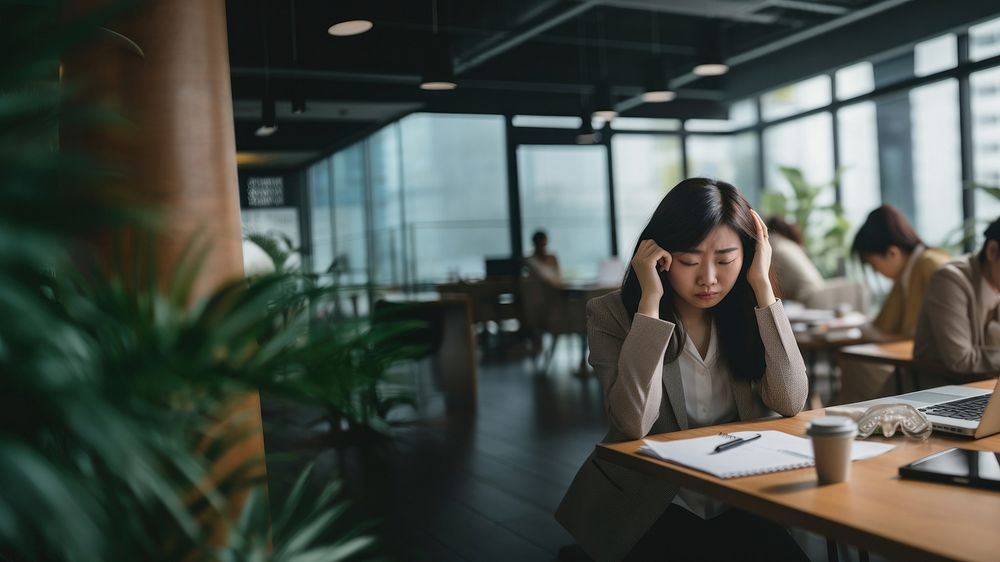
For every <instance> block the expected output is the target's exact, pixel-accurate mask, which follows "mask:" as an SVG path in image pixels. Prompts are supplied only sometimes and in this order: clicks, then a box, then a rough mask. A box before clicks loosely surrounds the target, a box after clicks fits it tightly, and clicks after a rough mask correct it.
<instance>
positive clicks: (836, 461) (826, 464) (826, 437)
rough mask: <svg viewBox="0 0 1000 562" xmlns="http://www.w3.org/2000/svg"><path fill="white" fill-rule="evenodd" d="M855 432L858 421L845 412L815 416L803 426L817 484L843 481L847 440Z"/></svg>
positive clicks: (848, 463) (847, 466)
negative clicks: (814, 467)
mask: <svg viewBox="0 0 1000 562" xmlns="http://www.w3.org/2000/svg"><path fill="white" fill-rule="evenodd" d="M857 434H858V424H857V423H855V422H854V420H852V419H851V418H848V417H845V416H825V417H822V418H816V419H814V420H813V421H811V422H809V425H808V426H806V435H808V436H810V437H811V438H812V446H813V457H814V458H815V459H816V476H817V478H818V479H819V483H820V484H833V483H836V482H843V481H844V480H847V478H848V477H849V476H850V474H851V444H852V443H854V437H855V436H856V435H857Z"/></svg>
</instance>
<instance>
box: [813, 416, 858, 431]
mask: <svg viewBox="0 0 1000 562" xmlns="http://www.w3.org/2000/svg"><path fill="white" fill-rule="evenodd" d="M857 430H858V424H857V423H855V422H854V420H852V419H851V418H849V417H847V416H824V417H821V418H816V419H814V420H812V421H811V422H809V425H807V426H806V435H847V434H850V433H854V432H856V431H857Z"/></svg>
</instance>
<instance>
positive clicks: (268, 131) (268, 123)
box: [254, 1, 278, 137]
mask: <svg viewBox="0 0 1000 562" xmlns="http://www.w3.org/2000/svg"><path fill="white" fill-rule="evenodd" d="M260 14H261V25H262V27H263V34H262V35H263V36H264V95H263V97H262V98H261V102H260V116H261V119H260V121H261V123H260V127H258V128H257V130H256V131H255V132H254V134H255V135H257V136H258V137H269V136H271V135H273V134H274V133H275V132H276V131H277V130H278V122H277V120H276V119H275V111H274V98H273V97H271V50H270V48H269V46H268V41H267V14H266V13H265V4H264V2H263V1H262V2H261V3H260Z"/></svg>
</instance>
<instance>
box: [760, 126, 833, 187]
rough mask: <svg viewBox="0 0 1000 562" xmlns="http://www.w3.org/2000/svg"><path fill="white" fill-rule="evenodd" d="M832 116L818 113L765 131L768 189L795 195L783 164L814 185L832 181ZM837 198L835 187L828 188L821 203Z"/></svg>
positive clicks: (765, 176)
mask: <svg viewBox="0 0 1000 562" xmlns="http://www.w3.org/2000/svg"><path fill="white" fill-rule="evenodd" d="M832 127H833V119H832V118H831V117H830V114H829V113H817V114H816V115H811V116H809V117H803V118H802V119H796V120H794V121H789V122H788V123H782V124H781V125H776V126H774V127H769V128H767V129H765V130H764V157H765V161H764V180H765V181H766V182H767V185H766V186H765V187H766V189H767V190H770V191H778V192H781V193H784V194H785V195H786V196H788V197H792V196H793V192H792V188H791V185H789V183H788V180H787V179H786V178H785V176H784V175H783V174H782V172H781V168H782V167H788V168H795V169H797V170H799V171H800V172H801V173H802V176H803V177H804V178H805V180H806V181H807V182H808V183H810V184H812V185H819V184H824V183H829V182H831V181H832V180H833V174H834V170H833V129H832ZM835 198H836V195H835V193H834V191H833V189H827V190H825V191H824V192H823V193H822V195H821V196H820V197H819V198H818V200H817V203H818V204H824V205H828V204H830V203H832V202H833V201H834V200H835Z"/></svg>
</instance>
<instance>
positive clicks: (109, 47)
mask: <svg viewBox="0 0 1000 562" xmlns="http://www.w3.org/2000/svg"><path fill="white" fill-rule="evenodd" d="M108 3H109V2H108V1H107V0H72V1H70V2H69V4H70V9H69V13H68V17H71V18H72V17H74V16H76V15H79V14H80V13H87V12H89V11H91V10H93V9H95V8H99V7H101V6H105V5H107V4H108ZM109 27H110V28H111V29H110V31H108V32H107V33H104V34H103V35H102V38H101V39H100V40H98V41H96V42H94V43H93V44H88V46H87V47H86V48H85V49H82V50H79V51H78V52H74V53H72V54H71V56H69V57H67V58H66V59H64V61H63V79H64V80H65V81H66V82H67V83H69V84H72V85H73V86H78V87H82V88H83V93H84V95H83V98H84V99H85V100H86V101H88V102H89V103H95V102H96V103H100V104H104V105H106V106H110V107H111V108H113V109H115V110H117V111H118V112H120V113H121V114H122V115H124V116H125V117H126V119H127V120H128V123H127V124H126V125H121V126H116V127H107V128H103V129H102V130H101V131H94V130H93V128H90V130H80V131H76V130H74V129H72V128H71V127H64V129H63V131H62V133H61V134H62V144H63V147H64V148H66V149H70V150H81V149H82V150H85V151H87V152H89V153H91V154H93V155H96V156H99V157H101V158H104V159H106V160H108V161H110V162H113V163H114V164H115V165H120V166H123V167H124V172H125V174H124V175H123V176H122V177H123V178H124V179H123V180H122V181H121V182H119V184H118V185H115V186H114V187H117V189H118V195H117V196H120V197H124V198H127V199H130V200H131V201H132V202H135V203H139V204H141V205H144V206H152V207H154V208H155V209H157V211H158V212H159V214H160V217H161V218H162V221H163V222H162V227H161V228H160V230H159V233H160V236H159V238H158V239H157V240H156V241H155V247H154V248H153V251H154V253H155V254H154V255H155V256H156V262H157V268H156V275H157V278H158V279H159V281H160V282H161V284H162V283H164V282H165V281H166V280H168V279H169V278H170V275H171V274H172V273H173V271H174V269H175V267H176V264H177V260H178V257H179V256H180V254H181V252H182V251H183V250H184V248H185V246H186V245H187V244H188V243H189V242H190V241H191V240H192V238H193V237H195V236H198V237H200V238H201V239H203V240H204V241H205V242H207V243H208V244H209V251H208V254H207V257H206V260H205V263H204V265H203V267H202V269H201V272H200V275H199V277H198V279H197V281H196V283H195V296H196V297H197V296H198V295H203V294H205V293H206V292H208V291H210V290H212V289H213V288H215V287H217V286H218V285H219V284H220V283H222V282H224V281H228V280H232V279H234V278H240V277H242V276H243V256H242V243H241V233H240V215H239V193H238V187H237V180H236V148H235V138H234V132H233V109H232V95H231V90H230V80H229V52H228V43H227V38H226V7H225V1H224V0H146V1H144V2H140V3H139V7H138V9H137V10H136V11H134V12H131V13H129V14H128V15H127V16H126V17H125V18H123V19H120V20H119V21H115V22H113V23H112V24H110V25H109ZM119 34H120V35H119ZM122 235H123V233H122V232H115V233H113V235H110V234H109V236H108V238H109V239H111V238H116V240H114V241H113V242H112V243H111V245H110V246H108V253H109V254H110V253H112V251H113V249H114V250H116V251H117V250H120V249H121V248H120V247H116V248H112V247H113V246H114V245H116V244H119V242H120V241H119V240H117V238H120V237H121V236H122ZM145 250H146V249H145V248H144V247H143V246H142V245H141V244H136V245H135V246H133V247H132V248H131V249H126V254H127V257H128V258H129V259H130V260H131V261H136V260H142V259H144V258H145V256H144V255H143V253H144V252H145ZM110 261H111V260H110V259H109V262H110ZM127 266H128V264H125V263H123V264H119V265H118V267H127ZM235 410H236V412H235V414H234V415H238V416H240V419H241V420H249V422H244V421H241V422H240V423H249V424H251V426H252V427H255V428H256V429H257V430H258V431H256V432H255V433H254V435H253V437H251V438H248V439H246V440H245V441H244V442H243V443H242V444H241V445H240V446H239V447H238V450H236V451H234V452H233V455H232V458H229V459H226V462H225V463H223V465H222V466H220V467H219V469H220V470H225V469H226V468H227V467H230V466H235V465H236V464H238V463H240V462H241V461H243V460H245V459H247V458H250V457H255V456H256V457H261V459H262V458H263V454H264V443H263V435H262V434H261V432H260V428H261V419H260V403H259V398H258V396H257V395H256V394H254V395H252V396H248V397H246V398H245V400H243V401H242V402H241V403H240V404H238V405H237V407H236V408H235ZM261 470H263V463H262V464H261Z"/></svg>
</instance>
